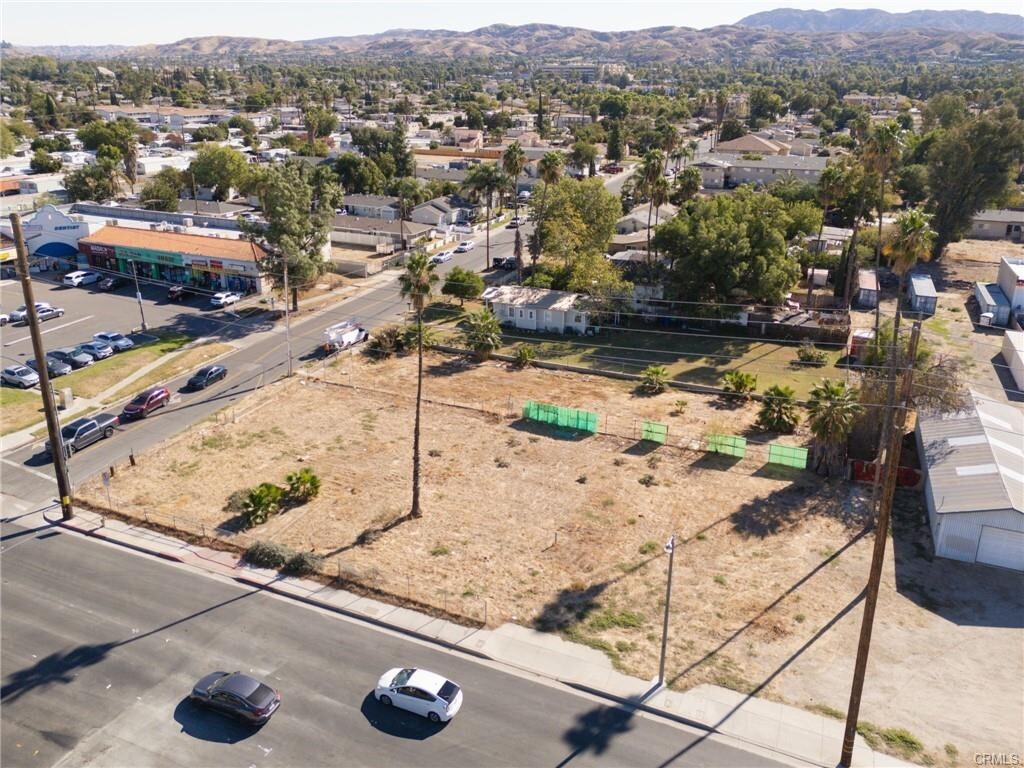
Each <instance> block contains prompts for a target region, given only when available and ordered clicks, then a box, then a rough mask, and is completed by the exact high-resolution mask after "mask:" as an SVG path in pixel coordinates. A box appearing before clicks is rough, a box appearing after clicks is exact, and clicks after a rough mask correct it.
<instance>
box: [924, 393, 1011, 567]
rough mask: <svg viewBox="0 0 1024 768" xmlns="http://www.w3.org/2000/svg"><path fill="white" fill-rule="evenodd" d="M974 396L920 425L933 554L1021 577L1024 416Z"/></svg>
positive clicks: (926, 500) (1002, 404)
mask: <svg viewBox="0 0 1024 768" xmlns="http://www.w3.org/2000/svg"><path fill="white" fill-rule="evenodd" d="M972 396H973V399H974V406H975V407H974V410H972V411H968V412H964V413H955V414H944V415H941V416H924V417H922V418H920V419H919V420H918V423H917V448H918V454H919V456H920V457H921V463H922V466H923V468H924V470H925V481H924V494H925V503H926V505H927V507H928V521H929V524H930V526H931V531H932V540H933V541H934V542H935V554H936V555H938V556H939V557H948V558H951V559H953V560H962V561H964V562H968V563H982V564H985V565H994V566H999V567H1002V568H1010V569H1013V570H1017V571H1024V411H1022V410H1020V409H1019V408H1017V407H1015V406H1013V405H1011V404H1009V403H1006V402H997V401H995V400H992V399H990V398H987V397H984V396H982V395H979V394H977V393H972Z"/></svg>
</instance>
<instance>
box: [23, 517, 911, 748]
mask: <svg viewBox="0 0 1024 768" xmlns="http://www.w3.org/2000/svg"><path fill="white" fill-rule="evenodd" d="M5 506H6V505H5ZM9 516H10V515H9ZM52 516H53V514H52V513H51V517H52ZM32 521H35V522H36V523H37V524H39V525H45V524H46V523H47V522H53V521H51V520H44V518H43V514H42V513H41V512H36V513H33V514H31V515H27V516H25V517H23V518H22V519H21V520H19V524H22V525H31V524H32ZM56 524H58V525H62V526H63V527H65V528H67V529H70V530H74V531H78V532H79V533H82V534H85V535H88V536H92V537H94V538H97V539H102V540H104V541H108V542H111V543H114V544H118V545H120V546H124V547H127V548H130V549H133V550H136V551H138V552H142V553H147V554H150V555H155V556H157V557H161V558H163V559H165V560H171V561H174V562H178V563H183V564H185V565H188V566H191V567H194V568H198V569H200V570H202V571H205V572H208V573H214V574H219V575H221V576H226V577H228V578H231V579H234V580H235V581H238V582H239V583H242V584H247V585H250V586H253V587H256V588H259V589H263V590H266V591H269V592H273V593H276V594H279V595H284V596H287V597H291V598H293V599H296V600H300V601H302V602H305V603H309V604H311V605H316V606H318V607H321V608H325V609H327V610H331V611H335V612H337V613H340V614H343V615H346V616H349V617H352V618H355V619H359V620H362V621H366V622H369V623H371V624H375V625H378V626H382V627H387V628H389V629H393V630H395V631H398V632H402V633H404V634H407V635H411V636H414V637H417V638H420V639H422V640H426V641H429V642H433V643H437V644H438V645H442V646H445V647H447V648H452V649H456V650H460V651H462V652H464V653H469V654H472V655H474V656H478V657H481V658H485V659H489V660H492V661H496V662H499V663H502V664H505V665H508V666H511V667H515V668H517V669H519V670H522V671H524V672H528V673H532V674H536V675H539V676H542V677H545V678H549V679H551V680H555V681H558V682H560V683H563V684H565V685H567V686H569V687H572V688H576V689H578V690H580V691H584V692H586V693H589V694H591V695H595V696H598V697H601V698H604V699H606V700H608V701H609V702H610V706H615V705H618V706H621V707H622V708H624V709H626V710H627V711H630V712H633V711H636V710H640V711H643V712H647V713H651V714H654V715H658V716H661V717H666V718H669V719H672V720H674V721H676V722H680V723H683V724H685V725H688V726H690V727H693V728H697V729H699V730H702V731H705V732H706V736H705V737H704V738H706V737H707V736H710V735H715V738H716V739H722V740H724V741H725V742H728V743H732V744H733V745H735V746H738V747H740V748H742V749H746V750H752V751H756V752H760V753H762V754H764V755H766V756H767V757H770V758H771V759H774V760H777V761H779V762H782V763H785V764H787V765H791V766H799V767H801V768H804V767H806V766H808V765H816V766H826V767H830V766H834V765H836V763H837V761H838V759H839V755H840V750H841V746H842V739H843V723H842V722H840V721H838V720H834V719H832V718H828V717H825V716H822V715H816V714H813V713H810V712H807V711H805V710H802V709H799V708H797V707H792V706H788V705H785V704H779V703H777V702H773V701H768V700H765V699H758V698H752V697H748V696H746V695H744V694H741V693H737V692H735V691H732V690H729V689H726V688H720V687H718V686H713V685H700V686H698V687H696V688H693V689H691V690H689V691H685V692H682V693H679V692H676V691H671V690H668V689H665V688H658V687H657V686H656V685H652V682H651V681H648V680H640V679H637V678H633V677H629V676H627V675H623V674H621V673H619V672H617V671H616V670H615V669H614V668H613V667H612V664H611V662H610V661H609V659H608V657H607V656H605V655H604V654H603V653H601V652H600V651H597V650H594V649H592V648H588V647H586V646H583V645H577V644H575V643H569V642H566V641H565V640H563V639H562V638H561V637H559V636H558V635H555V634H548V633H543V632H537V631H534V630H531V629H527V628H525V627H521V626H518V625H514V624H504V625H502V626H501V627H498V628H497V629H493V630H491V629H474V628H471V627H464V626H461V625H459V624H455V623H453V622H450V621H445V620H443V619H439V618H434V617H431V616H427V615H424V614H421V613H417V612H415V611H412V610H409V609H406V608H398V607H395V606H391V605H388V604H386V603H383V602H381V601H378V600H373V599H370V598H366V597H361V596H359V595H356V594H353V593H351V592H346V591H344V590H340V589H334V588H332V587H327V586H324V585H323V584H320V583H318V582H314V581H308V580H304V579H300V578H292V577H286V576H282V575H280V574H279V573H277V572H276V571H270V570H265V569H261V568H253V567H250V566H247V565H245V564H242V563H241V562H240V561H239V559H238V557H237V556H236V555H233V554H231V553H229V552H221V551H218V550H213V549H208V548H206V547H200V546H195V545H190V544H187V543H185V542H182V541H179V540H177V539H174V538H171V537H169V536H166V535H164V534H161V533H157V532H155V531H151V530H149V529H146V528H141V527H136V526H133V525H130V524H128V523H124V522H122V521H120V520H114V519H104V518H103V517H102V516H100V515H98V514H95V513H92V512H81V511H80V512H78V513H77V515H76V517H75V518H74V519H73V520H70V521H67V522H61V521H59V520H58V521H56ZM853 765H854V766H858V768H859V767H861V766H864V767H865V768H866V767H871V768H874V767H879V768H881V767H882V766H886V767H888V766H909V765H911V764H910V763H905V762H903V761H901V760H899V759H897V758H894V757H890V756H888V755H885V754H882V753H879V752H874V751H872V750H871V749H870V748H869V747H867V745H866V744H865V743H864V742H863V740H862V739H861V738H860V737H858V738H857V743H856V747H855V750H854V757H853Z"/></svg>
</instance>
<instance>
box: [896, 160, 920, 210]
mask: <svg viewBox="0 0 1024 768" xmlns="http://www.w3.org/2000/svg"><path fill="white" fill-rule="evenodd" d="M895 185H896V191H897V192H898V193H899V195H900V197H901V198H902V199H903V202H904V203H905V204H908V205H920V204H922V203H924V202H925V201H926V200H927V199H928V166H927V165H925V164H924V163H911V164H909V165H904V166H903V167H902V168H900V169H899V171H897V172H896V182H895Z"/></svg>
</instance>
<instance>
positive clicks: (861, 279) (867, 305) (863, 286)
mask: <svg viewBox="0 0 1024 768" xmlns="http://www.w3.org/2000/svg"><path fill="white" fill-rule="evenodd" d="M857 305H858V306H859V307H861V308H862V309H874V308H875V307H877V306H878V275H877V274H875V272H874V270H871V269H862V270H860V271H859V272H857Z"/></svg>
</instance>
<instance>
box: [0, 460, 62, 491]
mask: <svg viewBox="0 0 1024 768" xmlns="http://www.w3.org/2000/svg"><path fill="white" fill-rule="evenodd" d="M2 461H3V463H4V464H9V465H11V466H12V467H17V468H18V469H22V470H24V471H26V472H29V473H31V474H33V475H35V476H36V477H41V478H42V479H43V480H49V481H50V482H51V483H53V484H54V485H56V484H57V478H56V477H54V476H53V475H48V474H46V473H45V472H40V471H39V470H38V469H32V468H31V467H26V466H25V465H24V464H19V463H18V462H16V461H11V460H10V459H3V460H2Z"/></svg>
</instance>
